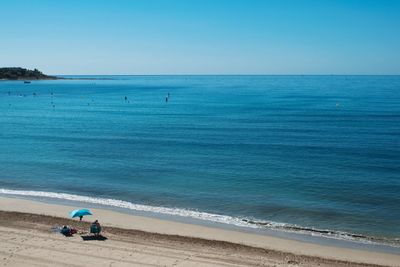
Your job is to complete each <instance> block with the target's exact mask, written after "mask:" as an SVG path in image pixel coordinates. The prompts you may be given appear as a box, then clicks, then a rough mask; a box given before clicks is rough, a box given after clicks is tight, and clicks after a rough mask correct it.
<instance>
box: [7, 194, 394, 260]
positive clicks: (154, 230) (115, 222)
mask: <svg viewBox="0 0 400 267" xmlns="http://www.w3.org/2000/svg"><path fill="white" fill-rule="evenodd" d="M0 210H2V211H6V212H20V213H24V214H37V215H38V214H39V215H45V217H47V216H51V217H56V218H57V219H55V220H63V219H62V218H67V214H68V211H70V210H72V207H71V206H66V205H59V204H49V203H42V202H38V201H32V200H25V199H18V198H8V197H3V196H0ZM91 210H92V211H93V213H94V214H95V216H90V217H87V218H85V221H91V220H94V219H98V220H99V221H100V222H101V223H102V225H103V226H104V228H105V229H107V228H108V227H111V228H112V229H114V228H116V229H124V230H131V231H142V232H145V233H149V234H150V233H151V234H156V235H162V236H178V237H179V238H196V239H201V240H203V241H204V240H206V241H207V242H211V243H212V242H227V243H229V244H236V245H242V246H248V247H252V248H258V249H264V250H268V251H273V252H274V253H278V252H279V253H286V254H290V255H292V254H293V255H297V256H299V257H300V256H301V257H312V258H318V259H323V260H328V261H342V262H353V263H362V264H376V265H383V266H400V265H399V264H400V255H397V254H391V253H383V252H373V251H366V250H358V249H351V248H343V247H333V246H327V245H320V244H314V243H306V242H301V241H297V240H290V239H284V238H278V237H273V236H267V235H258V234H253V233H245V232H239V231H233V230H225V229H220V228H213V227H209V226H201V225H194V224H187V223H182V222H174V221H167V220H163V219H156V218H149V217H143V216H136V215H130V214H125V213H120V212H118V211H111V210H108V209H97V208H96V209H91ZM182 242H183V241H182Z"/></svg>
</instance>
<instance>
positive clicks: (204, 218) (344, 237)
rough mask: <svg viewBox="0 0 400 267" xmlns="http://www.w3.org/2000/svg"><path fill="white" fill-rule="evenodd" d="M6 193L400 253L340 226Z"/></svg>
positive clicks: (389, 242)
mask: <svg viewBox="0 0 400 267" xmlns="http://www.w3.org/2000/svg"><path fill="white" fill-rule="evenodd" d="M2 195H4V196H5V197H11V198H18V199H26V200H32V201H39V202H43V203H49V204H59V205H66V206H70V207H75V206H84V207H87V208H93V209H106V210H110V211H117V212H121V213H123V214H128V215H135V216H139V217H150V218H155V219H161V220H166V221H174V222H180V223H184V224H194V225H200V226H206V227H211V228H218V229H223V230H233V231H239V232H245V233H253V234H257V235H267V236H273V237H278V238H284V239H289V240H297V241H301V242H305V243H313V244H321V245H327V246H333V247H344V248H352V249H361V250H368V251H375V252H384V253H391V254H398V255H400V246H399V243H398V240H397V239H390V238H384V237H374V236H368V235H360V234H356V233H351V232H343V231H339V230H329V229H318V228H310V227H302V226H299V225H295V224H289V223H282V222H274V221H264V220H260V221H254V220H249V219H248V218H246V217H232V216H229V215H222V214H218V213H208V212H204V211H203V212H202V211H198V210H190V209H184V208H171V207H169V208H168V207H162V206H150V205H144V204H137V203H132V202H128V201H124V200H118V199H109V198H97V197H93V196H82V195H74V194H69V193H57V192H44V191H29V190H28V191H26V190H9V189H0V196H2Z"/></svg>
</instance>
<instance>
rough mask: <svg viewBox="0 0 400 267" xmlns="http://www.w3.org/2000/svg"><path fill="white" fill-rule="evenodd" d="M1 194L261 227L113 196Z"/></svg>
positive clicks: (40, 193) (28, 192)
mask: <svg viewBox="0 0 400 267" xmlns="http://www.w3.org/2000/svg"><path fill="white" fill-rule="evenodd" d="M0 194H5V195H15V196H31V197H44V198H52V199H62V200H70V201H78V202H84V203H91V204H98V205H103V206H110V207H118V208H123V209H129V210H134V211H144V212H152V213H158V214H165V215H172V216H180V217H185V218H193V219H199V220H203V221H211V222H217V223H225V224H231V225H235V226H242V227H251V228H259V226H257V225H255V224H250V223H247V222H245V221H243V220H242V219H239V218H235V217H232V216H227V215H220V214H212V213H207V212H200V211H195V210H189V209H179V208H167V207H156V206H149V205H141V204H134V203H131V202H128V201H124V200H118V199H112V198H97V197H88V196H80V195H74V194H65V193H54V192H43V191H24V190H10V189H2V188H1V189H0Z"/></svg>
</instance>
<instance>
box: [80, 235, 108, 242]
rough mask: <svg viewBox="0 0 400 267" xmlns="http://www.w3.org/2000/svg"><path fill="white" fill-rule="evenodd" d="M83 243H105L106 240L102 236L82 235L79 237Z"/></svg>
mask: <svg viewBox="0 0 400 267" xmlns="http://www.w3.org/2000/svg"><path fill="white" fill-rule="evenodd" d="M81 237H82V239H83V241H92V240H98V241H106V240H107V239H108V238H107V237H105V236H102V235H82V236H81Z"/></svg>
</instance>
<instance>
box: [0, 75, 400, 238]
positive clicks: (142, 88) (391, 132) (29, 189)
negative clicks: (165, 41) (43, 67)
mask: <svg viewBox="0 0 400 267" xmlns="http://www.w3.org/2000/svg"><path fill="white" fill-rule="evenodd" d="M68 78H71V77H68ZM75 78H80V79H66V80H56V81H32V83H30V84H24V83H23V82H22V81H0V114H1V116H0V170H1V171H0V194H1V195H10V196H12V195H14V196H30V197H40V198H47V199H49V200H50V201H51V200H52V199H54V200H55V199H59V200H60V199H63V200H66V201H81V202H83V203H87V204H90V203H91V204H97V205H104V206H107V207H109V208H119V209H127V210H133V211H135V210H136V211H140V212H150V213H155V214H163V215H168V216H176V217H183V218H185V217H187V218H192V219H196V220H203V221H210V222H216V223H221V224H226V225H235V226H238V227H244V228H246V227H247V228H249V229H250V228H252V229H255V228H257V229H264V228H266V229H275V230H281V231H287V232H301V233H305V234H307V233H309V234H311V235H315V234H318V235H321V236H326V237H331V238H339V239H340V238H344V239H346V238H347V239H351V240H355V241H366V240H367V241H371V242H385V243H390V244H393V245H399V244H400V76H86V77H76V76H75ZM167 100H168V101H167Z"/></svg>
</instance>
